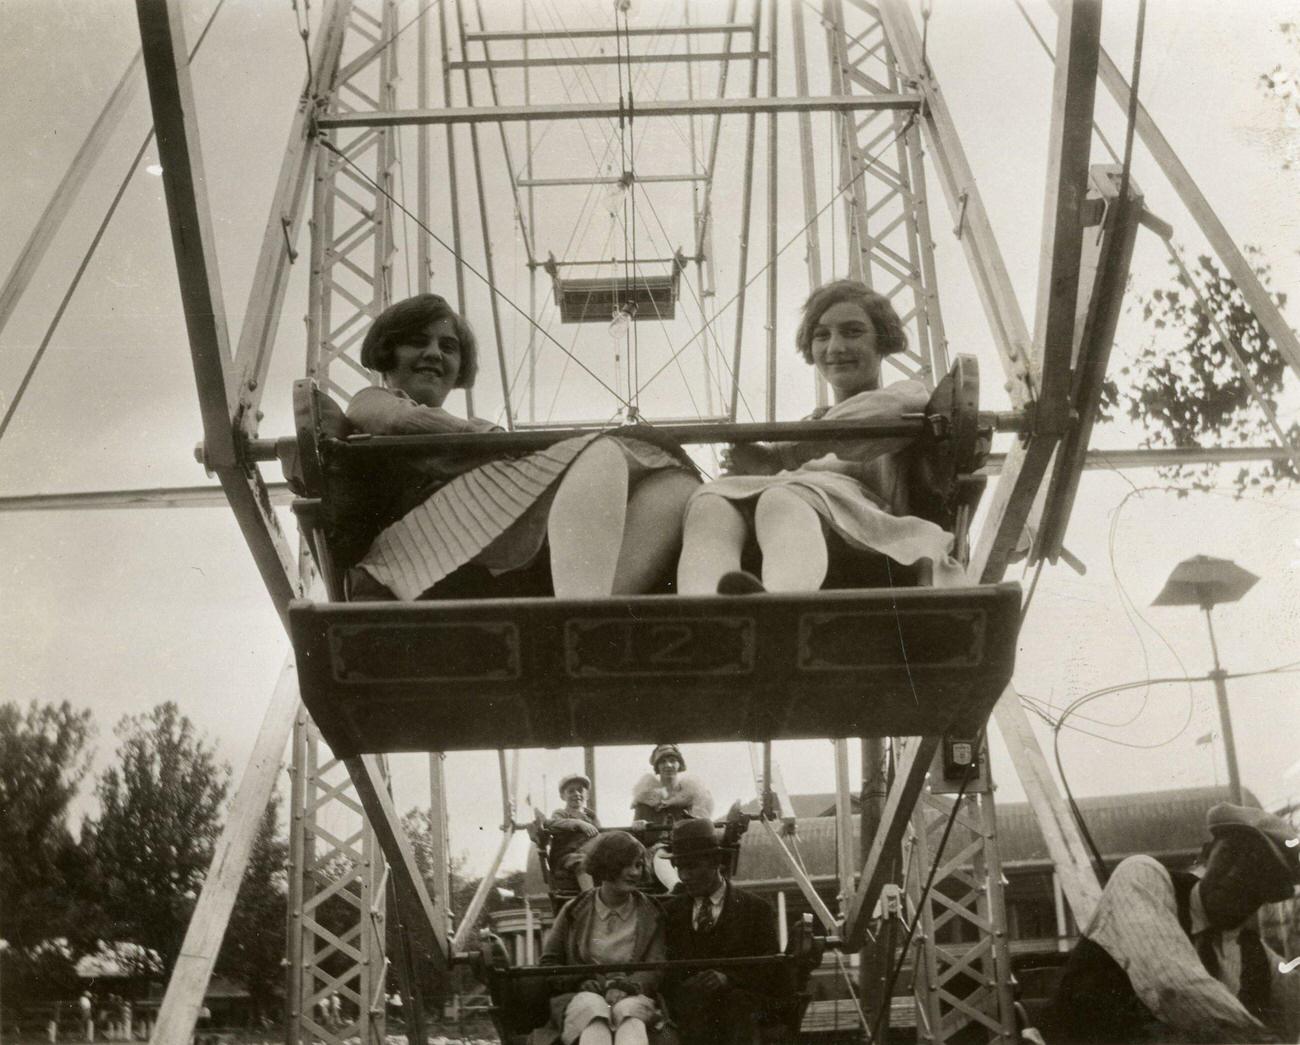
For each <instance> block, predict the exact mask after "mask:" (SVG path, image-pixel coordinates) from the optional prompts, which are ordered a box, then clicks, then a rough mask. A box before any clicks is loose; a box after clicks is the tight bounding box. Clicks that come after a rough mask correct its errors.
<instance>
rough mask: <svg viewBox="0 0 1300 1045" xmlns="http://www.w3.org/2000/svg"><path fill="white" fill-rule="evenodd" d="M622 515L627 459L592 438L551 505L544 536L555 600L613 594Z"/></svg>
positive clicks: (610, 445)
mask: <svg viewBox="0 0 1300 1045" xmlns="http://www.w3.org/2000/svg"><path fill="white" fill-rule="evenodd" d="M626 516H627V461H626V459H625V458H624V457H623V451H622V450H620V449H619V448H618V446H617V445H616V444H614V443H613V442H611V441H609V440H608V439H598V440H596V442H594V443H592V444H591V445H590V446H589V447H587V448H586V449H585V450H583V451H582V453H580V454H579V455H578V456H577V458H576V459H575V460H574V462H573V464H571V465H569V468H568V471H566V472H565V473H564V478H563V479H561V480H560V485H559V487H558V488H557V489H556V491H555V499H554V500H553V501H552V502H551V514H550V516H549V518H548V520H547V524H546V535H547V539H548V540H549V541H550V545H551V577H552V580H553V582H554V585H555V594H556V596H557V597H558V598H571V599H572V598H584V597H590V596H596V595H608V594H610V592H612V591H613V590H614V577H615V571H616V570H617V568H618V563H619V551H620V549H621V548H622V546H623V523H624V520H625V518H626Z"/></svg>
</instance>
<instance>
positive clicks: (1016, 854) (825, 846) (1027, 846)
mask: <svg viewBox="0 0 1300 1045" xmlns="http://www.w3.org/2000/svg"><path fill="white" fill-rule="evenodd" d="M1228 799H1229V795H1228V789H1227V788H1226V787H1193V788H1180V789H1178V790H1170V791H1146V792H1139V793H1136V794H1123V795H1102V796H1098V797H1095V798H1081V799H1079V808H1080V811H1081V812H1082V813H1083V817H1084V820H1085V821H1086V822H1087V824H1088V829H1089V830H1090V831H1091V832H1092V836H1093V838H1094V839H1095V840H1096V843H1097V847H1098V848H1099V849H1100V850H1101V852H1102V854H1103V855H1104V856H1105V857H1106V858H1107V859H1114V860H1121V859H1123V858H1124V857H1126V856H1132V855H1133V854H1134V853H1150V854H1152V855H1156V856H1172V857H1188V858H1190V857H1191V856H1193V855H1194V854H1195V853H1197V852H1198V851H1199V850H1200V848H1201V845H1202V843H1204V842H1205V841H1207V840H1208V837H1209V836H1208V834H1207V833H1206V830H1205V813H1206V811H1207V810H1208V809H1209V808H1210V806H1212V805H1214V804H1215V803H1217V802H1226V801H1228ZM1245 800H1246V804H1247V805H1251V806H1258V805H1259V802H1258V800H1257V799H1256V798H1255V796H1254V795H1252V794H1251V793H1250V792H1249V791H1247V792H1246V796H1245ZM790 801H791V804H792V805H793V806H794V808H795V810H796V813H801V812H803V811H804V810H818V811H819V812H820V813H823V814H828V813H833V812H834V807H835V796H834V795H832V794H813V795H792V796H791V798H790ZM855 805H856V803H855ZM997 823H998V842H999V845H1000V854H999V855H1000V856H1001V859H1002V864H1003V867H1016V866H1020V867H1026V866H1030V867H1032V866H1034V865H1041V866H1043V867H1047V866H1049V865H1050V864H1051V856H1050V855H1049V854H1048V851H1047V843H1046V842H1045V841H1044V840H1043V835H1042V832H1041V831H1040V830H1039V827H1038V821H1037V819H1036V818H1035V817H1034V814H1033V812H1032V810H1031V809H1030V807H1029V803H1027V802H1003V803H1000V804H999V805H998V807H997ZM853 834H854V839H853V846H854V849H853V851H854V852H855V853H857V852H858V816H857V814H856V813H855V814H853ZM786 844H787V845H788V846H790V848H791V849H792V851H793V852H794V853H795V855H796V856H797V857H798V858H800V859H801V860H802V862H803V866H804V870H805V871H806V872H807V874H808V875H809V877H811V878H817V877H819V876H823V875H834V874H835V818H834V817H833V816H831V815H809V816H797V817H796V820H795V834H794V838H793V840H791V839H788V838H787V839H786ZM789 878H790V866H789V863H788V861H787V860H786V858H785V855H784V854H783V853H782V852H781V849H780V847H779V846H778V845H777V843H776V842H775V841H774V840H773V839H772V838H771V836H770V835H769V834H768V833H767V831H765V830H764V829H763V828H762V827H761V826H760V825H758V824H753V825H751V826H750V829H749V830H748V831H747V832H746V833H745V836H744V837H743V838H742V840H741V846H740V862H739V865H738V867H737V870H736V875H735V879H736V881H738V882H745V881H749V882H760V881H772V880H773V879H789ZM526 888H527V890H528V892H529V893H530V894H532V895H537V894H541V893H544V892H545V887H544V886H543V885H542V881H541V875H540V874H539V872H538V869H537V861H536V858H535V857H533V856H530V859H529V864H528V877H527V882H526Z"/></svg>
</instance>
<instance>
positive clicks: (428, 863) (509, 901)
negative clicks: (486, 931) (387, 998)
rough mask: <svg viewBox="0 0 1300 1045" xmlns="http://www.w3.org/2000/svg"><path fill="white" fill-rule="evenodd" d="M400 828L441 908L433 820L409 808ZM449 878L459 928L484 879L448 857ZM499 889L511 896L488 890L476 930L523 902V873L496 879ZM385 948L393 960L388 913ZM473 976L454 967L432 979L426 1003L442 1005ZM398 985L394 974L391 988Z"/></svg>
mask: <svg viewBox="0 0 1300 1045" xmlns="http://www.w3.org/2000/svg"><path fill="white" fill-rule="evenodd" d="M402 829H403V830H404V831H405V832H406V837H407V838H408V839H410V842H411V849H412V851H413V854H414V856H415V866H416V869H417V870H418V871H419V873H420V876H421V877H422V878H423V879H424V884H425V886H426V887H427V888H428V890H429V895H430V896H432V897H434V898H435V899H436V901H437V902H438V903H439V905H441V904H442V903H443V902H444V900H443V898H442V897H439V896H438V895H437V893H438V890H437V875H436V874H435V873H434V870H435V869H434V866H433V852H434V850H433V833H432V819H431V818H430V815H429V811H428V810H427V809H418V808H416V809H411V810H410V811H409V812H408V813H407V814H406V815H405V816H403V817H402ZM447 870H448V876H449V878H450V883H451V890H450V891H451V896H450V904H449V906H450V907H451V911H452V915H453V922H454V924H457V925H459V917H460V916H462V915H463V914H464V912H465V911H466V910H467V909H468V908H469V905H470V901H471V900H472V899H473V898H474V893H475V892H476V891H477V889H478V886H479V883H480V882H481V881H482V880H483V879H482V877H481V876H479V877H474V876H471V875H468V874H467V873H466V871H465V858H464V857H463V856H459V857H457V856H453V857H451V858H450V861H449V867H448V869H447ZM497 880H498V882H499V883H500V885H501V887H502V888H503V889H505V890H507V891H509V892H510V893H513V896H512V897H503V896H502V895H501V894H500V893H499V892H497V890H496V889H493V890H491V891H490V892H489V893H488V895H487V900H486V901H485V903H484V905H483V910H482V911H481V912H480V914H479V916H478V919H477V920H476V922H475V930H476V931H477V930H478V929H483V928H486V927H487V926H488V924H489V919H488V914H489V913H490V912H492V911H497V910H500V909H502V908H506V907H517V906H518V905H519V904H520V903H522V900H520V899H516V897H522V896H523V895H524V872H523V871H511V872H510V873H508V874H506V875H503V876H500V877H499V878H498V879H497ZM385 946H386V948H387V953H388V955H389V957H390V958H391V959H393V960H396V958H397V955H398V953H399V951H398V947H399V946H400V944H399V941H398V938H397V932H396V926H395V919H394V918H393V917H392V912H391V911H390V912H389V918H388V933H387V939H386V943H385ZM474 982H475V981H474V976H473V974H472V973H471V971H470V970H469V969H468V968H467V967H465V966H456V967H455V968H453V969H451V970H449V971H448V972H447V973H446V974H443V975H441V976H435V980H434V983H433V984H432V985H431V986H432V990H431V991H430V992H429V1000H430V1002H432V1003H433V1004H441V1003H442V1002H444V1001H446V999H447V998H448V997H449V996H450V995H451V994H452V993H455V992H458V991H459V992H464V991H466V990H468V989H469V987H470V985H471V984H472V983H474ZM397 986H398V984H397V982H396V979H395V974H394V979H393V982H392V987H393V988H394V989H395V988H396V987H397Z"/></svg>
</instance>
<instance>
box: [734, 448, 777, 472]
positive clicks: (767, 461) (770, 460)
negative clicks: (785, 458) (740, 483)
mask: <svg viewBox="0 0 1300 1045" xmlns="http://www.w3.org/2000/svg"><path fill="white" fill-rule="evenodd" d="M722 470H723V471H724V472H725V473H726V474H727V475H776V473H777V472H779V471H780V470H781V458H780V455H779V454H778V453H777V452H776V450H775V449H774V448H773V447H771V446H764V445H763V444H762V443H733V444H732V445H731V446H729V447H727V448H726V449H725V450H723V451H722Z"/></svg>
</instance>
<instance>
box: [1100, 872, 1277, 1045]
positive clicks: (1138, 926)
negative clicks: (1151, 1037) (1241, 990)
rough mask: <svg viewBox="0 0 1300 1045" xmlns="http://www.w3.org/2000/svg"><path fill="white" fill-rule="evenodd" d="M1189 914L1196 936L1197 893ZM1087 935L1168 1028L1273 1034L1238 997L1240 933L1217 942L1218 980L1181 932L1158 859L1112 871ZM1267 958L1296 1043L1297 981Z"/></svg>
mask: <svg viewBox="0 0 1300 1045" xmlns="http://www.w3.org/2000/svg"><path fill="white" fill-rule="evenodd" d="M1190 909H1191V914H1192V923H1193V931H1195V930H1196V929H1197V928H1198V927H1202V926H1203V925H1205V924H1208V923H1205V922H1204V911H1203V910H1202V909H1201V906H1200V897H1199V892H1198V890H1195V889H1194V890H1193V892H1192V902H1191V908H1190ZM1198 923H1200V924H1199V925H1198ZM1084 935H1085V936H1086V937H1087V938H1088V939H1090V940H1092V941H1093V942H1094V943H1096V944H1097V945H1099V946H1100V947H1102V948H1103V949H1104V950H1105V951H1106V953H1107V954H1109V955H1110V956H1111V957H1112V958H1113V959H1115V961H1116V962H1118V963H1119V965H1120V967H1121V968H1122V969H1123V970H1124V971H1125V972H1126V973H1127V974H1128V978H1129V982H1130V983H1131V984H1132V985H1133V990H1134V991H1135V992H1136V993H1137V995H1138V997H1139V998H1141V1000H1142V1003H1143V1004H1144V1005H1145V1006H1146V1007H1147V1008H1148V1009H1150V1010H1151V1013H1152V1014H1153V1015H1154V1016H1155V1017H1156V1018H1157V1019H1158V1020H1160V1021H1161V1022H1162V1023H1164V1024H1166V1025H1168V1026H1169V1027H1171V1028H1175V1029H1177V1030H1180V1031H1186V1032H1189V1033H1193V1034H1196V1035H1199V1037H1198V1038H1197V1039H1196V1040H1206V1041H1209V1040H1215V1041H1236V1042H1250V1041H1260V1040H1264V1039H1265V1038H1267V1037H1268V1035H1269V1031H1268V1030H1267V1029H1266V1028H1265V1027H1264V1025H1263V1024H1262V1023H1260V1022H1259V1021H1258V1020H1256V1019H1255V1017H1253V1016H1252V1015H1251V1014H1250V1013H1249V1012H1248V1011H1246V1007H1245V1006H1244V1005H1242V1003H1241V1002H1240V1001H1238V999H1237V997H1236V992H1237V989H1238V987H1239V985H1240V977H1241V967H1242V962H1241V949H1240V947H1239V946H1238V943H1237V938H1236V933H1225V934H1223V938H1222V940H1221V941H1220V942H1219V945H1218V948H1217V953H1218V956H1219V965H1220V969H1219V978H1218V979H1216V978H1215V977H1213V976H1211V975H1210V974H1209V972H1207V971H1206V968H1205V965H1204V964H1203V963H1202V962H1201V959H1200V957H1199V956H1198V955H1197V953H1196V946H1195V944H1194V943H1193V942H1192V940H1191V938H1189V937H1188V935H1187V933H1185V932H1184V931H1183V929H1182V926H1180V925H1179V923H1178V906H1177V900H1176V899H1175V895H1174V885H1173V882H1172V880H1171V879H1170V877H1169V872H1168V871H1166V870H1165V868H1164V867H1163V866H1162V865H1161V864H1160V863H1159V862H1158V861H1156V860H1155V859H1154V858H1152V857H1150V856H1131V857H1129V858H1128V859H1126V860H1124V861H1123V862H1122V863H1120V865H1119V866H1118V867H1116V868H1115V872H1114V873H1113V874H1112V875H1111V877H1110V880H1109V881H1108V882H1107V883H1106V889H1105V891H1104V892H1103V893H1102V895H1101V900H1100V902H1099V903H1098V905H1097V911H1096V913H1095V914H1094V915H1093V919H1092V923H1091V924H1090V925H1089V926H1088V929H1087V931H1086V932H1085V933H1084ZM1265 952H1266V955H1267V957H1268V962H1269V972H1270V976H1271V979H1272V989H1273V999H1274V1001H1275V1002H1277V1003H1280V1007H1281V1008H1282V1009H1283V1011H1285V1012H1286V1014H1287V1018H1288V1022H1289V1023H1292V1024H1293V1026H1291V1027H1290V1028H1289V1030H1290V1032H1291V1034H1292V1035H1294V1033H1295V1031H1296V1029H1297V1027H1296V1026H1295V1025H1294V1024H1296V1023H1300V975H1298V974H1297V973H1295V972H1292V973H1282V972H1281V971H1280V970H1279V969H1278V963H1279V958H1278V956H1277V955H1276V954H1275V953H1273V952H1272V951H1271V950H1268V949H1267V948H1265ZM1207 1032H1212V1033H1210V1034H1209V1035H1208V1036H1207ZM1292 1040H1294V1037H1293V1039H1292Z"/></svg>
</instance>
